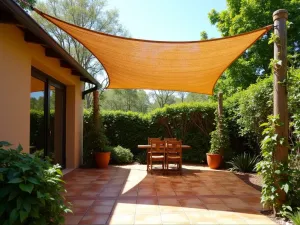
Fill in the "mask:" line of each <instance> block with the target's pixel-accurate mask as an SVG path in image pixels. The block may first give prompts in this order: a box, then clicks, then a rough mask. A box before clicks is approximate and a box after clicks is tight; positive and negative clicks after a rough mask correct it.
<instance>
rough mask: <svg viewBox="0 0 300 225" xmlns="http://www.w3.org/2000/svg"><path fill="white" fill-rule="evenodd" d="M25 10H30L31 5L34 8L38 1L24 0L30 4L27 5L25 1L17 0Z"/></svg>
mask: <svg viewBox="0 0 300 225" xmlns="http://www.w3.org/2000/svg"><path fill="white" fill-rule="evenodd" d="M15 1H16V2H17V3H18V4H19V5H20V6H21V7H22V8H23V9H26V10H28V9H30V5H31V6H34V5H35V3H36V0H24V1H25V2H27V3H28V4H25V3H24V1H20V0H15Z"/></svg>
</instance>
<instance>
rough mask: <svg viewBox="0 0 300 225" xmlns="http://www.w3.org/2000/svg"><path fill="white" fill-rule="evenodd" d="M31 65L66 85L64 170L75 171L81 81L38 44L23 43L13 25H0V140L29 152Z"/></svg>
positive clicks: (21, 37)
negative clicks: (19, 146)
mask: <svg viewBox="0 0 300 225" xmlns="http://www.w3.org/2000/svg"><path fill="white" fill-rule="evenodd" d="M32 66H33V67H35V68H37V69H39V70H40V71H42V72H44V73H46V74H47V75H49V76H51V77H53V78H54V79H56V80H58V81H60V82H61V83H63V84H65V85H66V167H67V168H76V167H78V166H79V164H80V153H81V147H82V146H81V145H82V144H81V139H82V118H83V117H82V115H83V105H82V99H81V94H82V90H81V89H82V82H81V81H80V79H79V77H77V76H73V75H72V74H71V70H70V69H66V68H62V67H60V61H59V60H58V59H56V58H51V57H46V56H45V50H44V48H43V47H42V46H41V45H38V44H33V43H28V42H26V41H24V34H23V32H22V31H21V30H20V29H19V28H17V27H16V26H15V25H13V24H0V105H1V106H0V140H5V141H9V142H11V143H13V144H14V145H18V144H21V145H22V146H23V148H24V152H29V142H30V92H31V67H32Z"/></svg>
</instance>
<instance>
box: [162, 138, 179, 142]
mask: <svg viewBox="0 0 300 225" xmlns="http://www.w3.org/2000/svg"><path fill="white" fill-rule="evenodd" d="M164 141H165V142H167V141H177V138H164Z"/></svg>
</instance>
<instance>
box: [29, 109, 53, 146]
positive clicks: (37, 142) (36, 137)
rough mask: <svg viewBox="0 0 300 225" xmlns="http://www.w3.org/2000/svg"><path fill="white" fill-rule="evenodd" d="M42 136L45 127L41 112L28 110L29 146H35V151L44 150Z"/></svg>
mask: <svg viewBox="0 0 300 225" xmlns="http://www.w3.org/2000/svg"><path fill="white" fill-rule="evenodd" d="M50 116H53V115H50ZM44 134H45V127H44V113H43V111H37V110H30V145H31V146H35V148H37V149H42V148H44V147H45V146H44V143H45V135H44Z"/></svg>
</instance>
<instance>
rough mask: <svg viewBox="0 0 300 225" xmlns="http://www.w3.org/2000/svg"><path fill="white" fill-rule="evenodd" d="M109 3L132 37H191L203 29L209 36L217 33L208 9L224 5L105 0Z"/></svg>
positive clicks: (217, 1)
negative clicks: (117, 11) (211, 22)
mask: <svg viewBox="0 0 300 225" xmlns="http://www.w3.org/2000/svg"><path fill="white" fill-rule="evenodd" d="M108 7H109V8H116V9H118V10H119V14H120V21H121V23H122V24H123V25H124V26H125V27H126V28H127V29H128V30H129V32H130V34H131V37H133V38H141V39H149V40H163V41H193V40H199V39H200V32H201V31H203V30H205V31H206V32H207V33H208V37H209V38H217V37H220V34H219V32H218V31H217V29H216V27H215V26H213V25H211V24H210V21H209V19H208V13H209V12H210V11H211V9H216V10H217V11H220V10H223V9H225V8H226V0H108Z"/></svg>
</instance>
